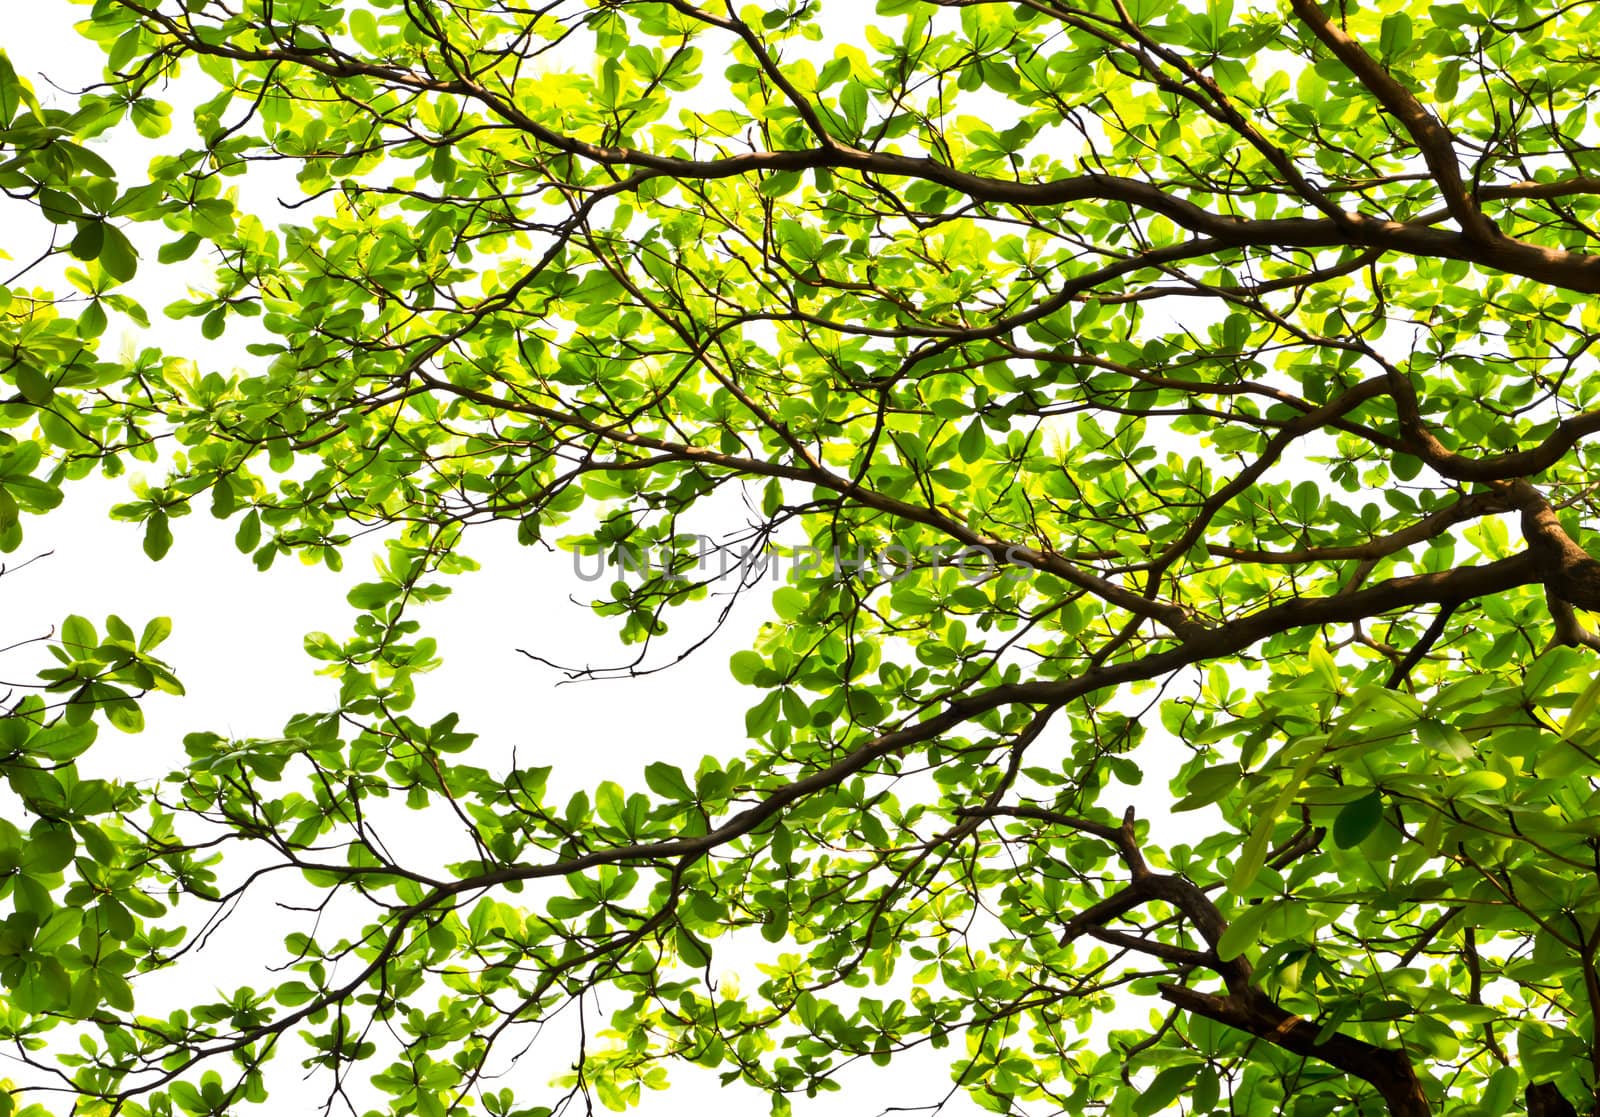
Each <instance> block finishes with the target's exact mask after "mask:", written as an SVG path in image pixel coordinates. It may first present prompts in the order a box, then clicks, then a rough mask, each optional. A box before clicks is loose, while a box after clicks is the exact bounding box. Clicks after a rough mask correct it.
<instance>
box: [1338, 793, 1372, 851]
mask: <svg viewBox="0 0 1600 1117" xmlns="http://www.w3.org/2000/svg"><path fill="white" fill-rule="evenodd" d="M1382 821H1383V796H1382V795H1381V794H1380V793H1379V792H1377V791H1373V792H1370V793H1368V794H1366V795H1363V796H1362V797H1361V798H1359V799H1354V800H1352V801H1351V802H1348V803H1346V804H1345V805H1344V806H1343V807H1341V808H1340V809H1339V813H1338V815H1336V816H1335V817H1334V820H1333V844H1334V845H1336V846H1338V847H1339V848H1340V849H1352V848H1354V847H1355V846H1358V845H1360V844H1361V843H1362V842H1364V841H1365V840H1366V839H1367V837H1368V835H1370V834H1371V833H1372V832H1373V831H1374V830H1376V829H1377V828H1378V824H1379V823H1380V822H1382Z"/></svg>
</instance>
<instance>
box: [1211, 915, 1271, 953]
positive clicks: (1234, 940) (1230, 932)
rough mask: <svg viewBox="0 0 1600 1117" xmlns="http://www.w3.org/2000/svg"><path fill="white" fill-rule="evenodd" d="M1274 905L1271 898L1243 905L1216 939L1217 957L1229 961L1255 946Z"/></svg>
mask: <svg viewBox="0 0 1600 1117" xmlns="http://www.w3.org/2000/svg"><path fill="white" fill-rule="evenodd" d="M1276 907H1277V904H1276V902H1275V901H1271V900H1268V901H1265V902H1263V903H1256V904H1247V905H1245V906H1244V908H1243V909H1242V910H1240V911H1239V913H1238V914H1236V915H1235V916H1234V917H1233V918H1232V919H1231V920H1230V921H1229V922H1228V926H1227V929H1226V930H1224V931H1223V932H1222V936H1221V938H1219V939H1218V940H1217V957H1219V958H1221V959H1222V960H1223V961H1224V962H1227V961H1231V960H1232V959H1234V958H1237V957H1239V956H1240V955H1241V954H1243V953H1244V952H1245V951H1247V950H1249V949H1250V948H1251V947H1253V946H1255V945H1256V942H1257V941H1258V940H1259V939H1260V937H1261V932H1262V930H1263V929H1264V928H1265V927H1266V924H1267V919H1268V918H1269V917H1270V916H1271V915H1272V913H1273V911H1274V910H1275V909H1276Z"/></svg>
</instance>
